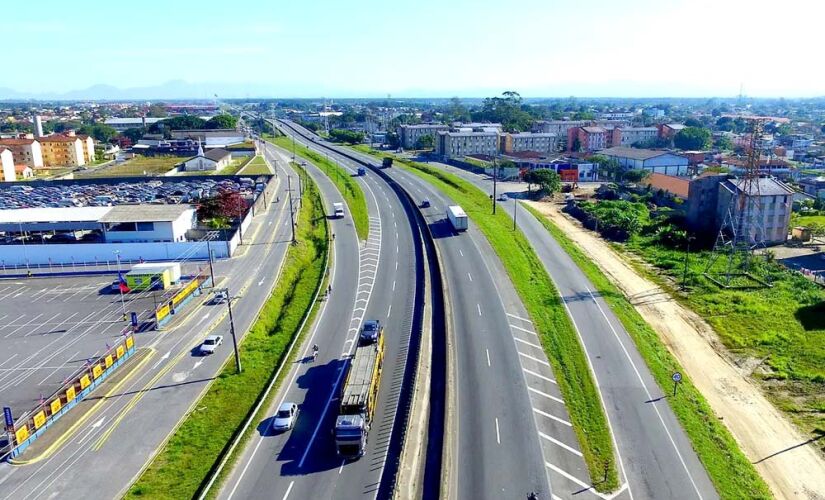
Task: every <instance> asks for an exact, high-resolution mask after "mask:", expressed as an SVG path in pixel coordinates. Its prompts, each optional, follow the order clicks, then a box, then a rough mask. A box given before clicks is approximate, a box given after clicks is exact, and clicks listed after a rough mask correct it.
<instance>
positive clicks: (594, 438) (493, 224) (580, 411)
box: [356, 147, 618, 492]
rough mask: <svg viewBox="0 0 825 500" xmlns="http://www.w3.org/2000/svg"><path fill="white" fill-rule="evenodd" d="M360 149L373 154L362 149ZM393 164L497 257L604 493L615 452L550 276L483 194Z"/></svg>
mask: <svg viewBox="0 0 825 500" xmlns="http://www.w3.org/2000/svg"><path fill="white" fill-rule="evenodd" d="M356 149H357V150H358V151H361V152H366V153H369V154H373V155H374V156H378V157H382V156H391V155H385V154H376V153H374V152H372V151H369V150H368V149H366V148H362V147H357V148H356ZM395 165H396V166H398V167H400V168H404V169H406V170H407V171H409V172H411V173H412V174H414V175H416V176H418V177H420V178H422V179H423V180H425V181H427V182H429V183H430V184H432V185H433V186H435V187H437V188H438V189H440V190H441V191H442V192H443V193H444V194H445V195H447V196H449V197H450V198H451V199H452V200H453V201H455V202H456V203H458V204H459V205H461V207H462V208H463V209H464V211H465V212H466V213H467V215H468V216H469V217H470V219H472V220H473V222H474V223H475V224H476V226H477V227H478V228H479V229H480V230H481V232H482V233H483V234H484V235H485V236H486V238H487V240H488V241H489V242H490V245H491V246H492V247H493V249H494V250H495V252H496V254H497V255H498V257H499V259H501V262H502V264H503V265H504V268H505V269H506V270H507V273H508V275H509V276H510V279H511V280H512V282H513V285H514V286H515V288H516V290H517V292H518V294H519V297H520V298H521V300H522V302H523V303H524V305H525V307H526V308H527V311H528V312H529V314H530V317H531V319H532V321H533V325H534V326H535V328H536V330H537V332H538V334H539V338H540V339H541V344H542V346H543V348H544V351H545V353H546V354H547V357H548V358H549V360H550V362H551V363H552V365H553V370H554V372H555V375H556V379H557V382H558V384H559V388H560V389H561V392H562V394H563V395H564V400H565V404H566V405H567V409H568V411H569V413H570V419H571V421H572V424H573V428H574V430H575V432H576V435H577V436H578V439H579V444H580V445H581V449H582V454H583V455H584V460H585V462H586V463H587V467H588V469H589V472H590V478H591V481H592V483H593V486H594V487H595V488H596V489H597V490H598V491H602V492H606V491H612V490H614V489H616V488H617V487H618V474H617V469H616V460H615V452H614V449H613V440H612V438H611V435H610V428H609V426H608V424H607V418H606V416H605V413H604V411H603V406H602V402H601V397H600V395H599V392H598V390H597V389H596V384H595V382H594V380H593V376H592V373H591V371H590V366H589V365H588V361H587V359H586V357H585V355H584V350H583V348H582V346H581V344H580V343H579V338H578V335H577V333H576V330H575V328H574V327H573V324H572V322H571V320H570V318H569V317H568V315H567V312H566V310H565V307H564V304H563V303H562V301H561V297H560V295H559V293H558V290H557V289H556V287H555V285H554V284H553V282H552V280H551V279H550V276H549V275H548V274H547V272H546V271H545V269H544V266H543V265H542V263H541V261H540V260H539V258H538V256H537V255H536V253H535V251H534V250H533V248H532V246H531V245H530V242H529V241H528V240H527V238H526V237H525V236H524V234H522V232H521V231H513V230H512V227H513V219H511V218H510V216H509V215H507V214H506V213H505V212H504V211H503V210H500V211H498V212H497V213H496V215H493V214H492V213H491V210H490V199H489V198H488V197H487V194H486V193H484V192H482V191H481V190H480V189H478V188H477V187H475V186H473V185H472V184H470V183H469V182H467V181H465V180H463V179H461V178H459V177H457V176H455V175H452V174H448V173H445V172H443V171H441V170H438V169H435V168H432V167H429V166H427V165H422V164H419V163H416V162H412V161H409V160H405V159H399V158H397V157H396V158H395Z"/></svg>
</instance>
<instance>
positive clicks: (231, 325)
mask: <svg viewBox="0 0 825 500" xmlns="http://www.w3.org/2000/svg"><path fill="white" fill-rule="evenodd" d="M215 291H216V292H224V293H225V294H226V307H227V309H229V334H230V335H232V348H233V349H234V350H235V369H236V370H237V371H238V373H241V355H240V353H239V352H238V339H237V338H236V336H235V318H234V317H233V316H232V301H233V300H235V299H237V298H238V297H232V296H231V295H229V288H221V289H218V290H215Z"/></svg>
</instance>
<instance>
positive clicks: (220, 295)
mask: <svg viewBox="0 0 825 500" xmlns="http://www.w3.org/2000/svg"><path fill="white" fill-rule="evenodd" d="M227 300H229V295H228V294H227V293H226V291H225V290H218V291H217V292H215V296H214V297H212V303H213V304H223V303H224V302H226V301H227Z"/></svg>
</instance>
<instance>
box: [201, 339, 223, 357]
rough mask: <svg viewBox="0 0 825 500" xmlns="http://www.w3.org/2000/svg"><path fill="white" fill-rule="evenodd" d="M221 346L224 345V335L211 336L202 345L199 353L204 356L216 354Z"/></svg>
mask: <svg viewBox="0 0 825 500" xmlns="http://www.w3.org/2000/svg"><path fill="white" fill-rule="evenodd" d="M221 344H223V336H222V335H210V336H208V337H206V338H205V339H203V343H202V344H201V346H200V349H199V351H200V353H201V354H202V355H204V356H208V355H209V354H215V350H217V348H218V346H219V345H221Z"/></svg>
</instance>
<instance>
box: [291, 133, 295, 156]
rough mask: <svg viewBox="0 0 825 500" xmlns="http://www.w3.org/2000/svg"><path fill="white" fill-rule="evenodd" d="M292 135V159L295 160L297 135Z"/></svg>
mask: <svg viewBox="0 0 825 500" xmlns="http://www.w3.org/2000/svg"><path fill="white" fill-rule="evenodd" d="M290 137H292V161H295V135H292V136H290Z"/></svg>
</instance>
